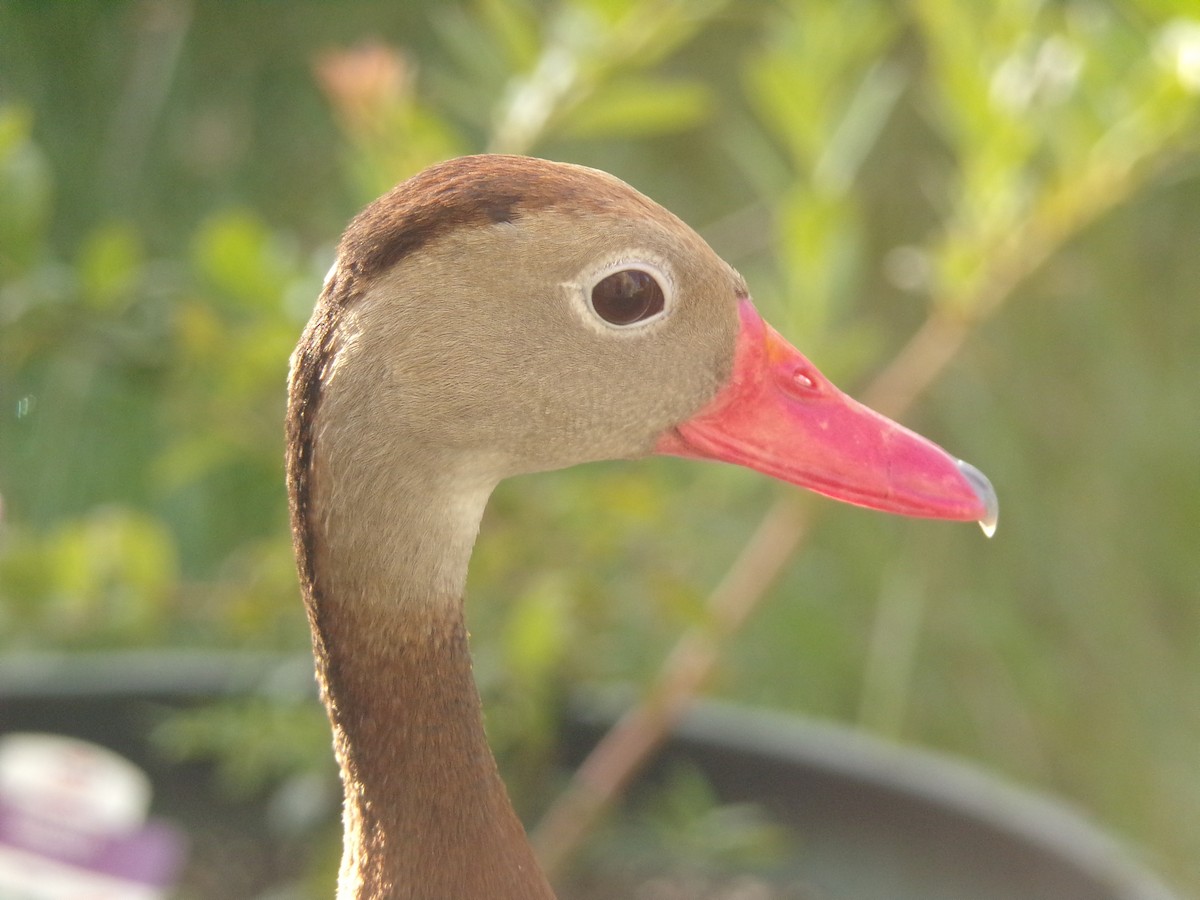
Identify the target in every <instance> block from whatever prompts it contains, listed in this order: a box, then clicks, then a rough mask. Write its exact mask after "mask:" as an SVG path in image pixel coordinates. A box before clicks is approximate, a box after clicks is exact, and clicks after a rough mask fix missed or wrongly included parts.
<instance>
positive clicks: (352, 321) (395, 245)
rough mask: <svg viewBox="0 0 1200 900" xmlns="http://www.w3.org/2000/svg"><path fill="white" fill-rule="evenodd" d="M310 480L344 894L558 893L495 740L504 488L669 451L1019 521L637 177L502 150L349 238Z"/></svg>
mask: <svg viewBox="0 0 1200 900" xmlns="http://www.w3.org/2000/svg"><path fill="white" fill-rule="evenodd" d="M286 438H287V441H286V447H287V450H286V477H287V486H288V496H289V507H290V518H291V528H292V535H293V545H294V551H295V556H296V563H297V570H298V574H299V582H300V587H301V593H302V595H303V600H304V605H305V609H306V611H307V616H308V621H309V625H310V628H311V631H312V646H313V655H314V660H315V671H316V678H317V681H318V684H319V687H320V695H321V699H322V702H323V703H324V706H325V708H326V710H327V712H328V717H329V722H330V726H331V730H332V735H333V749H334V754H335V757H336V760H337V764H338V767H339V770H340V775H341V780H342V786H343V793H344V804H343V830H344V839H343V853H342V862H341V866H340V869H339V874H338V886H337V897H338V898H339V900H351V898H354V900H363V898H371V900H378V898H389V900H553V898H554V892H553V890H552V889H551V886H550V884H549V883H548V881H547V879H546V877H545V875H544V874H543V872H542V870H541V869H540V868H539V865H538V862H537V860H536V858H535V855H534V852H533V850H532V849H531V846H530V843H529V841H528V840H527V838H526V834H525V830H524V828H523V826H522V824H521V822H520V820H519V819H518V817H517V815H516V813H515V812H514V810H513V806H512V803H511V802H510V800H509V797H508V794H507V791H506V789H505V786H504V783H503V781H502V779H501V776H500V774H499V772H498V770H497V766H496V762H495V759H494V757H493V755H492V753H491V751H490V749H489V746H488V742H487V737H486V733H485V729H484V718H483V712H482V709H481V702H480V696H479V693H478V690H477V688H476V686H475V682H474V680H473V675H472V667H471V655H470V648H469V642H468V632H467V626H466V620H465V615H464V600H463V596H464V586H465V581H466V574H467V567H468V561H469V559H470V556H471V551H472V548H473V545H474V543H475V540H476V536H477V534H478V532H479V527H480V521H481V518H482V516H483V512H484V508H485V506H486V504H487V501H488V497H489V495H490V494H491V492H492V490H493V489H494V488H495V486H496V485H497V483H498V482H499V481H501V480H503V479H505V478H508V477H511V476H514V475H519V474H525V473H532V472H540V471H547V470H554V469H560V468H563V467H567V466H573V465H578V464H581V463H587V462H591V461H597V460H626V459H638V458H642V457H646V456H650V455H654V454H661V455H669V456H676V457H684V458H690V459H697V460H719V461H724V462H729V463H734V464H738V465H742V466H746V467H749V468H752V469H755V470H758V471H759V472H762V473H764V474H766V475H769V476H772V477H775V478H778V479H782V480H784V481H787V482H790V483H792V484H795V485H798V486H801V487H804V488H807V489H810V490H812V491H816V492H817V493H820V494H824V495H826V496H828V497H831V498H833V499H836V500H841V501H845V502H848V503H852V504H856V505H858V506H862V507H867V508H870V509H875V510H880V511H885V512H891V513H898V514H903V515H909V516H922V517H928V518H940V519H947V520H955V521H978V522H980V523H981V524H983V526H984V527H985V529H992V528H994V527H995V521H996V515H997V503H996V494H995V491H994V490H993V489H992V486H991V485H990V483H989V482H988V481H987V479H986V478H985V477H984V476H983V475H982V474H981V473H980V472H979V471H978V470H977V469H975V468H974V467H972V466H970V465H968V464H967V463H964V462H962V461H960V460H957V459H956V458H954V457H952V456H951V455H949V454H948V453H947V452H946V451H944V450H942V449H941V448H940V447H938V446H937V445H936V444H934V443H932V442H930V441H928V440H927V439H925V438H923V437H920V436H919V435H917V434H915V433H914V432H912V431H909V430H908V429H906V428H904V427H903V426H901V425H899V424H897V423H895V422H892V421H891V420H889V419H886V418H885V417H883V416H881V415H879V414H877V413H875V412H873V411H871V410H870V409H868V408H867V407H865V406H862V405H860V404H858V403H857V402H856V401H854V400H852V399H851V398H850V397H848V396H847V395H845V394H843V393H842V392H841V391H839V390H838V389H837V388H836V387H834V385H833V384H831V383H830V382H829V381H828V380H827V379H826V378H825V377H824V376H823V375H822V374H821V373H820V371H819V370H818V369H817V368H816V367H815V366H814V365H813V364H812V363H810V362H809V360H808V359H807V358H805V357H804V356H803V355H802V354H801V353H800V352H799V351H798V350H796V349H795V348H794V347H793V346H792V345H791V344H790V343H788V341H787V340H786V339H784V338H783V337H782V336H781V335H780V334H779V333H778V332H776V331H775V330H774V329H773V328H772V327H771V326H770V325H768V324H767V323H766V322H765V321H764V320H763V318H762V317H761V316H760V315H759V313H758V312H757V310H756V308H755V306H754V304H753V301H752V300H751V297H750V293H749V290H748V288H747V285H746V283H745V281H744V280H743V279H742V277H741V276H740V275H739V274H738V273H737V272H736V271H735V270H734V269H733V268H732V267H731V266H730V265H728V264H727V263H725V262H724V261H723V260H722V259H721V258H720V257H719V256H718V255H717V254H716V253H715V252H714V251H713V250H712V249H711V248H710V247H709V246H708V244H706V243H705V241H704V240H703V239H702V238H701V237H700V236H699V235H698V234H697V233H696V232H695V231H693V230H692V229H691V228H689V227H688V226H687V225H686V224H684V223H683V221H681V220H680V219H679V218H677V217H676V216H674V215H673V214H672V213H670V212H668V211H667V210H666V209H664V208H663V207H662V206H660V205H659V204H657V203H655V202H654V201H652V200H651V199H649V198H648V197H646V196H645V195H643V194H641V193H639V192H638V191H637V190H635V189H634V188H632V187H630V186H629V185H628V184H626V183H625V182H623V181H621V180H620V179H618V178H616V177H615V176H612V175H609V174H607V173H604V172H601V171H599V170H596V169H591V168H586V167H583V166H578V165H574V164H570V163H562V162H553V161H548V160H542V159H536V158H532V157H524V156H510V155H498V154H496V155H478V156H466V157H460V158H456V159H451V160H448V161H445V162H441V163H438V164H436V165H433V166H431V167H430V168H427V169H425V170H424V171H421V172H419V173H418V174H416V175H414V176H412V177H411V178H409V179H408V180H406V181H403V182H402V183H400V184H398V185H397V186H396V187H395V188H393V189H392V190H391V191H389V192H388V193H386V194H384V195H383V196H382V197H380V198H379V199H377V200H376V201H374V202H373V203H371V204H370V205H368V206H367V207H366V208H365V209H363V210H362V212H360V213H359V214H358V215H357V216H356V217H354V218H353V220H352V221H351V222H350V224H349V226H348V227H347V228H346V230H345V233H344V234H343V235H342V238H341V240H340V242H339V244H338V248H337V254H336V260H335V262H334V264H333V266H332V268H331V269H330V271H329V274H328V276H327V277H326V279H325V282H324V286H323V289H322V291H321V294H320V297H319V298H318V300H317V302H316V305H315V307H314V310H313V313H312V317H311V319H310V321H309V322H308V325H307V326H306V328H305V329H304V331H303V334H302V336H301V337H300V340H299V343H298V345H297V347H296V349H295V352H294V353H293V355H292V358H291V367H290V374H289V379H288V401H287V425H286Z"/></svg>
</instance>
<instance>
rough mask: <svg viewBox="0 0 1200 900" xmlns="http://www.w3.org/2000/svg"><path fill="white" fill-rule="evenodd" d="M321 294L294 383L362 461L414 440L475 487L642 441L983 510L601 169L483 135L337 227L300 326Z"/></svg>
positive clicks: (846, 494) (935, 457) (868, 490)
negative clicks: (332, 419)
mask: <svg viewBox="0 0 1200 900" xmlns="http://www.w3.org/2000/svg"><path fill="white" fill-rule="evenodd" d="M322 307H324V308H325V309H326V310H327V311H336V315H333V314H332V312H330V314H329V315H328V316H327V318H328V319H329V321H330V322H335V321H336V323H337V327H336V328H332V327H331V328H330V333H329V334H328V335H326V336H325V338H324V339H319V340H313V339H310V340H309V341H308V342H307V345H308V347H309V348H314V347H315V348H317V350H318V351H319V352H318V353H317V355H318V356H319V357H320V358H319V359H314V360H311V361H310V364H311V365H320V366H322V368H323V371H322V374H321V377H320V378H319V379H313V381H320V382H321V383H322V385H323V387H322V394H323V399H322V403H326V402H329V403H336V404H338V405H339V406H340V407H341V413H340V415H338V416H337V417H336V418H337V420H338V421H347V422H353V423H354V429H355V434H356V436H357V437H356V440H357V441H358V446H359V447H362V448H368V447H369V448H373V449H371V451H370V452H369V453H367V452H366V451H365V450H364V451H363V453H361V454H360V455H359V456H360V458H358V459H357V460H355V464H356V465H359V466H363V467H366V469H365V471H366V472H367V473H369V472H370V470H371V467H376V468H378V469H379V470H380V473H381V477H382V474H383V470H384V469H386V468H388V467H395V466H402V467H403V466H406V465H411V466H421V465H427V463H428V459H429V458H430V457H433V458H435V459H437V460H438V463H439V469H440V470H442V471H452V472H455V473H459V477H462V478H464V479H469V480H472V481H474V482H476V483H478V484H479V487H480V489H481V490H484V491H486V490H490V487H491V486H493V485H494V484H495V482H497V481H499V480H500V479H502V478H504V477H507V476H510V475H514V474H519V473H523V472H531V471H537V470H547V469H555V468H560V467H563V466H568V465H573V464H576V463H581V462H587V461H590V460H598V459H613V458H634V457H640V456H645V455H648V454H652V453H662V454H671V455H676V456H684V457H691V458H701V459H713V460H723V461H727V462H733V463H737V464H740V465H744V466H748V467H750V468H753V469H756V470H759V471H761V472H764V473H766V474H768V475H771V476H774V477H776V478H780V479H783V480H785V481H788V482H791V483H793V484H797V485H800V486H802V487H805V488H809V489H811V490H814V491H817V492H818V493H821V494H825V495H827V496H830V497H833V498H835V499H838V500H842V501H846V502H849V503H854V504H858V505H861V506H866V507H870V508H873V509H878V510H884V511H887V512H893V513H901V514H905V515H915V516H926V517H934V518H944V519H956V520H967V521H980V522H982V523H983V524H984V525H985V529H986V528H990V527H992V526H994V524H995V519H996V499H995V493H994V492H993V490H992V488H991V485H990V484H988V482H987V480H986V479H985V478H984V477H983V476H982V475H981V474H979V473H978V471H977V470H975V469H974V468H972V467H970V466H968V465H967V464H965V463H962V462H960V461H958V460H956V459H954V458H953V457H951V456H950V455H949V454H947V453H946V452H945V451H943V450H941V449H940V448H939V447H937V446H936V445H934V444H933V443H931V442H929V441H927V440H925V439H924V438H922V437H920V436H918V435H916V434H914V433H913V432H911V431H909V430H907V429H905V428H903V427H902V426H900V425H897V424H896V423H894V422H892V421H890V420H888V419H886V418H884V417H883V416H880V415H878V414H876V413H874V412H872V411H871V410H869V409H867V408H866V407H864V406H862V405H860V404H858V403H856V402H855V401H854V400H852V399H850V398H849V397H847V396H846V395H845V394H843V393H841V392H840V391H839V390H838V389H837V388H836V387H834V386H833V385H832V384H831V383H830V382H829V381H828V380H827V379H825V378H824V377H823V376H822V375H821V373H820V372H819V371H818V370H817V368H816V367H815V366H814V365H812V364H811V363H810V362H809V361H808V360H807V359H806V358H805V357H804V356H803V355H802V354H801V353H800V352H799V351H798V350H796V349H795V348H794V347H792V346H791V345H790V344H789V343H788V342H787V341H786V340H785V339H784V338H782V337H781V336H780V335H779V334H778V333H776V332H775V331H774V330H773V329H772V328H771V327H770V326H769V325H768V324H766V323H765V322H764V321H763V320H762V318H761V317H760V316H759V314H758V312H757V311H756V310H755V308H754V306H753V304H752V302H751V300H750V295H749V291H748V288H747V286H746V284H745V282H744V281H743V280H742V278H741V276H740V275H738V273H737V272H735V271H734V270H733V269H732V268H731V267H730V266H729V265H727V264H726V263H725V262H724V261H722V260H721V259H720V258H719V257H718V256H717V255H716V254H715V253H714V252H713V251H712V250H711V249H710V248H709V247H708V245H707V244H706V243H705V242H704V241H703V240H702V239H701V238H700V237H699V236H698V235H697V234H696V233H695V232H694V231H692V229H690V228H689V227H688V226H687V225H685V224H684V223H683V222H682V221H680V220H679V219H678V218H676V217H675V216H674V215H672V214H671V213H669V212H667V211H666V210H665V209H663V208H662V207H660V206H659V205H658V204H656V203H654V202H653V201H651V200H649V199H647V198H646V197H644V196H643V195H641V194H640V193H638V192H637V191H635V190H633V189H632V188H631V187H629V186H628V185H626V184H625V183H624V182H622V181H620V180H618V179H617V178H614V177H612V176H610V175H607V174H605V173H603V172H599V171H596V170H593V169H587V168H583V167H579V166H573V165H567V164H563V163H554V162H547V161H544V160H537V159H530V158H526V157H511V156H496V155H491V156H477V157H464V158H460V159H455V160H451V161H449V162H446V163H443V164H441V165H438V166H434V167H432V168H430V169H427V170H425V171H424V172H422V173H420V174H419V175H417V176H415V177H414V178H412V179H410V180H408V181H407V182H404V183H403V184H401V185H399V186H398V187H397V188H396V189H394V190H393V191H392V192H391V193H390V194H388V195H385V196H384V197H383V198H381V199H380V200H378V201H376V203H374V204H372V205H371V206H370V207H368V208H367V209H366V210H364V212H363V213H361V214H360V215H359V216H358V217H357V218H356V219H355V220H354V222H353V223H352V224H351V226H350V227H349V228H348V229H347V232H346V234H345V235H344V237H343V240H342V243H341V246H340V248H339V256H338V262H337V264H336V265H335V267H334V269H333V270H331V272H330V276H329V278H328V280H327V282H326V288H325V292H324V296H323V301H322V304H321V305H320V306H319V307H318V312H317V315H316V316H315V317H314V322H313V325H311V326H310V328H318V329H319V327H320V320H321V309H322ZM314 352H315V351H314ZM304 362H305V361H304V360H299V361H298V364H299V365H300V366H303V365H304ZM379 448H389V449H388V450H387V451H386V452H381V451H380V449H379Z"/></svg>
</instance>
